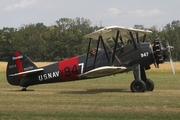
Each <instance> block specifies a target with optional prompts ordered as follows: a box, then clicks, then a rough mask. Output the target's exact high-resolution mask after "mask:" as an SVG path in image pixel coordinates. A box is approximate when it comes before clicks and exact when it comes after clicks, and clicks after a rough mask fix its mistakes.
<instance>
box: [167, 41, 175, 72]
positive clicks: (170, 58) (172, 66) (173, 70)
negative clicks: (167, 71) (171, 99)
mask: <svg viewBox="0 0 180 120" xmlns="http://www.w3.org/2000/svg"><path fill="white" fill-rule="evenodd" d="M172 48H173V47H172V46H170V45H169V42H168V40H167V49H168V53H169V60H170V64H171V68H172V72H173V74H175V69H174V64H173V60H172V55H171V49H172Z"/></svg>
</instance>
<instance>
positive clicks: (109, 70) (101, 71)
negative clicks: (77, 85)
mask: <svg viewBox="0 0 180 120" xmlns="http://www.w3.org/2000/svg"><path fill="white" fill-rule="evenodd" d="M126 70H127V68H126V67H114V66H104V67H99V68H96V69H93V70H90V71H88V72H85V73H83V74H80V75H79V77H80V78H95V77H102V76H107V75H114V74H117V73H121V72H124V71H126Z"/></svg>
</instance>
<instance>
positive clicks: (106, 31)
mask: <svg viewBox="0 0 180 120" xmlns="http://www.w3.org/2000/svg"><path fill="white" fill-rule="evenodd" d="M117 31H120V35H121V37H122V39H123V40H128V39H129V38H127V33H128V32H132V33H133V34H134V33H138V35H139V37H142V36H143V35H144V34H150V33H152V31H149V30H140V29H133V28H127V27H121V26H110V27H105V28H102V29H100V30H97V31H95V32H93V33H90V34H87V35H85V37H86V38H93V39H98V37H99V36H102V37H103V39H107V38H112V37H115V36H116V34H117Z"/></svg>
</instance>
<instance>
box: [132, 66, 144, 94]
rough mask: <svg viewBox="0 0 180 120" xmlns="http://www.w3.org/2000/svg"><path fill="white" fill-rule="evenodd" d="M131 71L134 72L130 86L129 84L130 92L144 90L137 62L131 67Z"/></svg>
mask: <svg viewBox="0 0 180 120" xmlns="http://www.w3.org/2000/svg"><path fill="white" fill-rule="evenodd" d="M133 72H134V78H135V80H134V81H133V82H132V83H131V86H130V88H131V91H132V92H145V91H146V84H145V82H144V81H143V80H142V79H141V68H140V65H139V64H138V65H136V66H135V67H134V68H133Z"/></svg>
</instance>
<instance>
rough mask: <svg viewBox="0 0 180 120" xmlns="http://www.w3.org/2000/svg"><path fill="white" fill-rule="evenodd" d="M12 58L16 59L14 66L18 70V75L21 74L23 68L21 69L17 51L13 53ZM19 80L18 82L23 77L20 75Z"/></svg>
mask: <svg viewBox="0 0 180 120" xmlns="http://www.w3.org/2000/svg"><path fill="white" fill-rule="evenodd" d="M14 56H15V58H16V66H17V69H18V73H20V72H23V67H22V63H21V57H20V53H19V51H15V52H14ZM19 78H20V80H22V78H23V75H20V76H19Z"/></svg>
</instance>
